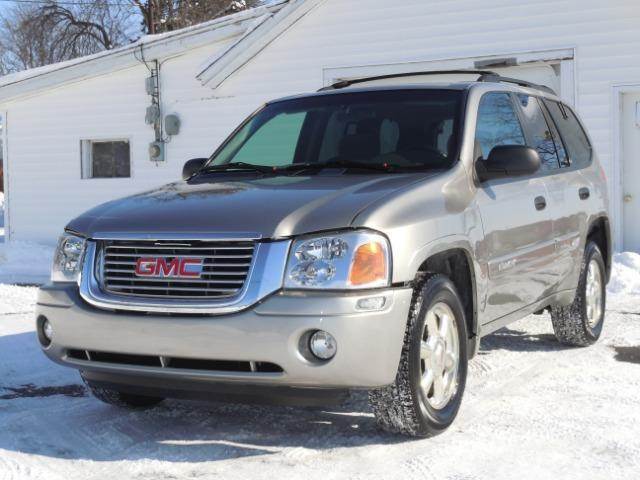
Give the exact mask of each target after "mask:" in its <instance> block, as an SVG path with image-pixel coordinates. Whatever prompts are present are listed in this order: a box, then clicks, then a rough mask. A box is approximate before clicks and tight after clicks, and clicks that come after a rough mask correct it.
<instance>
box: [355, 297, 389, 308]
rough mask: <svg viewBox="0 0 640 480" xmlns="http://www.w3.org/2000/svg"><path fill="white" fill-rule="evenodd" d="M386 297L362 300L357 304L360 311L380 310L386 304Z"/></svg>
mask: <svg viewBox="0 0 640 480" xmlns="http://www.w3.org/2000/svg"><path fill="white" fill-rule="evenodd" d="M385 301H386V300H385V298H384V297H367V298H361V299H360V300H358V302H357V303H356V308H357V309H358V310H380V309H381V308H382V307H384V304H385Z"/></svg>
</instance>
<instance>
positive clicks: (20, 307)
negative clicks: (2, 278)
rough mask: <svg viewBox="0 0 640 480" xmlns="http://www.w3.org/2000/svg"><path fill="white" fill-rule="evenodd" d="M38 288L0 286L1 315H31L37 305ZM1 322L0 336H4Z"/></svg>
mask: <svg viewBox="0 0 640 480" xmlns="http://www.w3.org/2000/svg"><path fill="white" fill-rule="evenodd" d="M36 290H37V288H36V287H18V286H16V285H3V284H0V315H7V314H17V313H29V314H30V313H31V312H33V308H34V305H35V299H36ZM2 325H3V322H0V335H2Z"/></svg>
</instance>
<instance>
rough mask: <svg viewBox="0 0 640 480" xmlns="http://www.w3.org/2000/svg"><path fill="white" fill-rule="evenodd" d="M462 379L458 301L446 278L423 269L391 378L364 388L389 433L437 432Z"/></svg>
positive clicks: (452, 411) (454, 408)
mask: <svg viewBox="0 0 640 480" xmlns="http://www.w3.org/2000/svg"><path fill="white" fill-rule="evenodd" d="M466 379H467V329H466V322H465V315H464V308H463V306H462V302H461V301H460V298H459V296H458V293H457V291H456V288H455V286H454V285H453V282H451V280H449V279H448V278H447V277H445V276H444V275H434V274H427V275H425V276H424V277H423V278H422V279H421V280H420V281H419V282H418V284H417V285H416V288H415V290H414V294H413V299H412V303H411V308H410V311H409V319H408V321H407V327H406V331H405V338H404V345H403V348H402V354H401V357H400V365H399V367H398V373H397V375H396V379H395V382H394V383H392V384H391V385H389V386H387V387H383V388H378V389H375V390H372V391H371V392H369V403H370V404H371V407H372V409H373V412H374V415H375V417H376V421H377V423H378V425H379V426H380V427H381V428H382V429H383V430H385V431H387V432H391V433H401V434H405V435H410V436H414V437H430V436H434V435H437V434H439V433H441V432H443V431H444V430H446V429H447V427H449V425H451V423H452V422H453V420H454V419H455V418H456V415H457V414H458V409H459V408H460V403H461V401H462V395H463V393H464V387H465V383H466Z"/></svg>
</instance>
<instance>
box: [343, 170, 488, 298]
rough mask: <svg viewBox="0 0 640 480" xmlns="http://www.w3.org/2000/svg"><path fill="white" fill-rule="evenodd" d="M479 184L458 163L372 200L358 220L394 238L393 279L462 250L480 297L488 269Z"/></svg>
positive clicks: (406, 277)
mask: <svg viewBox="0 0 640 480" xmlns="http://www.w3.org/2000/svg"><path fill="white" fill-rule="evenodd" d="M474 194H475V188H474V187H473V185H472V184H471V183H470V182H469V179H468V175H467V171H466V169H465V167H464V165H463V164H462V163H461V162H459V163H458V164H457V165H456V166H454V168H452V169H451V170H450V171H448V172H445V173H443V174H442V175H439V176H436V177H433V178H430V179H428V180H426V181H424V182H421V183H419V184H416V185H412V186H411V187H410V188H407V189H405V190H403V191H401V192H397V193H396V194H394V195H393V196H391V197H386V198H383V199H381V200H380V201H378V202H376V203H374V204H373V205H370V206H369V207H368V208H367V209H366V210H365V211H363V212H361V213H360V214H359V215H358V216H357V217H356V219H355V221H354V224H355V226H357V227H366V228H371V229H374V230H378V231H381V232H384V233H385V234H386V235H387V236H388V237H389V241H390V243H391V250H392V256H393V278H392V280H393V283H394V284H400V283H406V282H411V281H413V280H414V279H415V277H416V273H417V272H418V271H419V269H420V266H421V265H422V264H423V263H424V262H425V260H427V259H428V258H430V257H431V256H433V255H435V254H437V253H441V252H443V251H446V250H452V249H462V250H464V251H465V252H467V253H468V257H469V258H470V259H471V261H472V263H473V269H474V273H475V282H476V285H477V286H478V298H482V291H484V288H485V279H486V272H485V268H484V266H483V265H481V264H480V263H479V262H478V261H477V259H478V258H481V257H482V252H479V251H478V247H479V246H480V245H482V238H483V231H482V221H481V219H480V215H479V213H478V209H477V207H476V205H475V202H474V201H473V200H474Z"/></svg>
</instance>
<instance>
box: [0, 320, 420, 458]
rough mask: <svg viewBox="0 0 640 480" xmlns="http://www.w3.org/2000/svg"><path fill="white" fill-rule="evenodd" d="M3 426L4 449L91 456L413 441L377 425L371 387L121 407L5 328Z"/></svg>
mask: <svg viewBox="0 0 640 480" xmlns="http://www.w3.org/2000/svg"><path fill="white" fill-rule="evenodd" d="M0 425H1V426H2V428H0V451H2V450H8V451H15V452H20V453H24V454H37V455H43V456H49V457H54V458H61V459H73V460H92V461H121V460H141V459H150V460H159V461H168V462H184V461H189V462H209V461H217V460H226V459H233V458H239V457H247V456H256V455H271V454H274V453H280V452H282V451H283V450H284V451H285V455H287V456H291V457H292V460H293V457H296V456H304V455H305V454H307V450H322V449H333V448H348V447H360V446H367V445H383V444H395V443H399V442H407V441H412V440H411V439H409V438H407V437H403V436H400V435H389V434H384V433H382V432H380V431H379V430H378V429H377V428H376V424H375V420H374V418H373V414H372V412H371V410H370V408H369V406H368V403H367V394H366V392H363V391H357V392H353V393H352V394H351V396H350V397H349V398H348V399H347V400H346V401H345V402H344V403H343V404H341V405H338V406H332V407H300V408H295V407H285V406H275V407H274V406H261V405H240V404H223V403H214V402H210V403H209V402H197V401H177V400H166V401H165V402H163V403H162V404H160V405H158V406H157V407H155V408H152V409H148V410H124V409H119V408H116V407H113V406H110V405H106V404H103V403H101V402H100V401H98V400H96V399H95V398H93V397H92V396H91V395H90V394H89V392H88V391H87V390H86V389H85V387H84V386H83V385H82V382H81V381H80V377H79V375H78V374H77V372H75V371H74V370H72V369H68V368H65V367H61V366H59V365H56V364H54V363H52V362H50V361H49V360H48V359H47V358H46V357H45V356H44V355H43V354H42V352H41V351H40V347H39V346H38V344H37V341H36V338H35V334H34V333H33V332H27V333H20V334H15V335H4V336H0Z"/></svg>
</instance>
